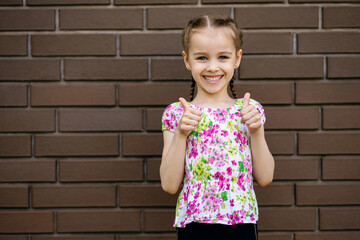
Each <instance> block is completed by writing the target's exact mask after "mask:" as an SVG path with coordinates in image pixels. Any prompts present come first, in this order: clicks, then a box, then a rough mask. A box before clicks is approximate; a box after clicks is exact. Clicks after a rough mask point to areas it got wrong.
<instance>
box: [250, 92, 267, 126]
mask: <svg viewBox="0 0 360 240" xmlns="http://www.w3.org/2000/svg"><path fill="white" fill-rule="evenodd" d="M249 104H251V105H253V106H254V107H255V108H256V109H257V110H258V111H259V113H260V118H261V123H262V125H264V124H265V122H266V117H265V111H264V108H263V106H262V105H261V104H260V103H259V102H258V101H256V100H254V99H251V98H250V101H249Z"/></svg>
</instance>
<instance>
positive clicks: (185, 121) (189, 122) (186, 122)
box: [182, 119, 199, 127]
mask: <svg viewBox="0 0 360 240" xmlns="http://www.w3.org/2000/svg"><path fill="white" fill-rule="evenodd" d="M182 124H183V125H189V126H194V127H196V126H197V125H198V124H199V122H198V121H196V120H192V119H183V120H182Z"/></svg>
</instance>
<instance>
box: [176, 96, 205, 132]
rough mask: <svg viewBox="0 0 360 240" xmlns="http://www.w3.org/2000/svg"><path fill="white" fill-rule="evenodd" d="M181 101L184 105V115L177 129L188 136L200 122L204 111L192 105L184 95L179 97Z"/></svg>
mask: <svg viewBox="0 0 360 240" xmlns="http://www.w3.org/2000/svg"><path fill="white" fill-rule="evenodd" d="M179 101H180V102H181V104H182V105H183V107H184V114H183V115H182V117H181V119H180V121H179V125H178V127H177V128H176V130H178V131H179V133H180V134H183V135H184V136H186V137H187V136H188V135H189V134H190V132H191V131H193V130H194V129H195V128H196V126H197V125H198V124H199V122H200V120H201V115H202V112H201V111H200V110H199V109H196V108H192V107H190V106H189V104H188V103H187V101H186V100H185V99H184V98H182V97H181V98H179Z"/></svg>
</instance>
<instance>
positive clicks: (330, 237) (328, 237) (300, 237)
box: [295, 232, 360, 240]
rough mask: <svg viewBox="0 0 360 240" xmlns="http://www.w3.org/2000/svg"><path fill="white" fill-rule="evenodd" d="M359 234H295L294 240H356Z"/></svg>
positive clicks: (359, 236)
mask: <svg viewBox="0 0 360 240" xmlns="http://www.w3.org/2000/svg"><path fill="white" fill-rule="evenodd" d="M359 238H360V233H359V232H318V233H295V239H296V240H344V239H346V240H358V239H359Z"/></svg>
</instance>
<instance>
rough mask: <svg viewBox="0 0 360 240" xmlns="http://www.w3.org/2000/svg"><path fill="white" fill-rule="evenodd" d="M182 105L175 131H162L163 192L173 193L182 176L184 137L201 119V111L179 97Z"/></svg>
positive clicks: (161, 168)
mask: <svg viewBox="0 0 360 240" xmlns="http://www.w3.org/2000/svg"><path fill="white" fill-rule="evenodd" d="M179 100H180V102H181V104H182V105H183V106H184V114H183V116H182V117H181V119H180V121H179V124H178V126H177V128H176V129H175V133H173V132H170V131H164V132H163V136H164V148H163V152H162V158H161V165H160V179H161V186H162V188H163V190H164V191H165V192H168V193H171V194H175V193H176V192H177V190H178V189H179V186H180V184H181V182H182V180H183V178H184V170H185V167H184V166H185V164H184V163H185V153H186V139H187V136H188V135H189V133H190V132H191V131H192V130H194V129H195V127H196V126H197V125H198V124H199V121H200V119H201V114H202V113H201V111H200V110H198V109H195V108H191V107H190V106H189V105H188V103H187V102H186V100H185V99H184V98H180V99H179Z"/></svg>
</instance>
